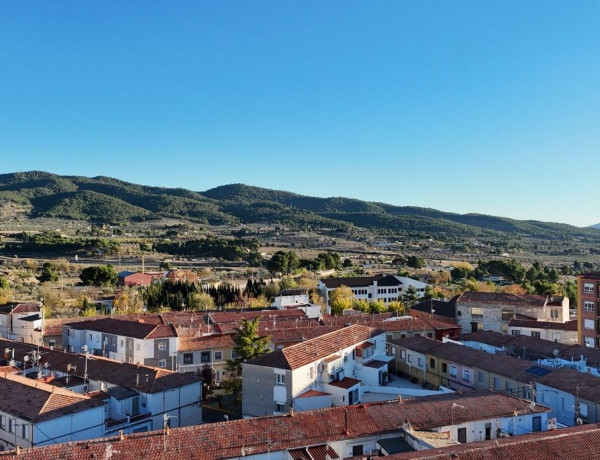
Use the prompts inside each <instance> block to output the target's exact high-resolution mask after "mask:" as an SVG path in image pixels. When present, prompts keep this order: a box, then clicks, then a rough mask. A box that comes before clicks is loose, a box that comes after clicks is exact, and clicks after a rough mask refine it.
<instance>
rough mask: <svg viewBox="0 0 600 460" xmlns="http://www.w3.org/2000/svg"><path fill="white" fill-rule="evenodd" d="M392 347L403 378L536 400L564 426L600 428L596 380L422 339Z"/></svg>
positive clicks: (568, 370)
mask: <svg viewBox="0 0 600 460" xmlns="http://www.w3.org/2000/svg"><path fill="white" fill-rule="evenodd" d="M388 346H389V347H390V351H391V353H392V355H393V356H394V358H395V360H396V367H397V369H398V370H399V371H400V372H403V373H405V374H409V373H410V374H409V375H411V376H412V377H413V378H414V379H417V380H419V381H422V382H425V383H427V384H429V385H432V386H445V387H449V388H452V389H455V390H461V391H463V392H465V391H472V390H479V389H484V388H490V389H493V390H494V391H500V392H504V393H507V394H511V395H514V396H519V397H522V398H524V399H530V400H532V401H533V402H534V403H536V404H542V405H545V406H548V407H550V408H551V409H552V412H551V414H550V417H552V418H554V419H556V420H557V422H558V423H559V424H561V425H563V426H574V425H575V424H578V423H580V422H581V423H598V422H600V418H599V416H600V413H599V412H598V409H599V406H598V405H599V404H600V394H598V392H597V390H596V388H597V386H598V384H600V378H598V377H596V376H594V375H592V374H589V373H583V372H579V371H577V370H574V369H571V368H553V367H550V366H545V365H543V364H540V363H536V362H531V361H526V360H524V359H519V358H516V357H513V356H508V355H503V354H490V353H487V352H485V351H482V350H477V349H473V348H470V347H466V346H464V345H460V344H457V343H451V342H446V343H439V342H436V341H433V340H431V339H426V338H422V337H415V338H412V339H403V340H393V341H391V342H389V343H388ZM409 357H410V358H409ZM419 358H421V359H422V361H421V362H420V364H421V365H419V361H418V360H419ZM415 360H416V361H415ZM414 367H417V369H416V370H413V369H412V368H414ZM569 401H574V403H573V404H569Z"/></svg>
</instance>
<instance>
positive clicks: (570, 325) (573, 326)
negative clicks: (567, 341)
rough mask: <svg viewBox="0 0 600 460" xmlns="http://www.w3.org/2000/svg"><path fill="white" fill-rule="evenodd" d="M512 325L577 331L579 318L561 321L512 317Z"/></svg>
mask: <svg viewBox="0 0 600 460" xmlns="http://www.w3.org/2000/svg"><path fill="white" fill-rule="evenodd" d="M508 325H509V326H511V327H527V328H531V329H556V330H558V331H577V320H576V319H574V320H572V321H567V322H566V323H559V322H556V321H536V320H527V319H511V320H510V321H509V322H508Z"/></svg>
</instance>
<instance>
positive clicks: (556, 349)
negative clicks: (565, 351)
mask: <svg viewBox="0 0 600 460" xmlns="http://www.w3.org/2000/svg"><path fill="white" fill-rule="evenodd" d="M559 353H560V352H559V351H558V348H555V349H554V351H553V352H552V354H553V355H554V356H558V354H559Z"/></svg>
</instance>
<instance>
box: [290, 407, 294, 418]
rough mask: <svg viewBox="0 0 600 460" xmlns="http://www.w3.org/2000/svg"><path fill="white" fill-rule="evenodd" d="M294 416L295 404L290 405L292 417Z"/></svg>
mask: <svg viewBox="0 0 600 460" xmlns="http://www.w3.org/2000/svg"><path fill="white" fill-rule="evenodd" d="M293 416H294V406H291V407H290V417H293Z"/></svg>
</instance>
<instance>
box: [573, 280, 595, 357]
mask: <svg viewBox="0 0 600 460" xmlns="http://www.w3.org/2000/svg"><path fill="white" fill-rule="evenodd" d="M599 317H600V272H588V273H583V274H581V275H579V276H578V277H577V335H578V339H579V344H581V345H585V346H588V347H592V348H600V326H599V325H598V319H599Z"/></svg>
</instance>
